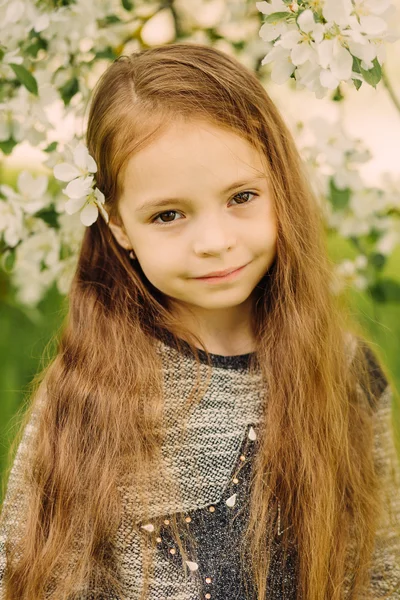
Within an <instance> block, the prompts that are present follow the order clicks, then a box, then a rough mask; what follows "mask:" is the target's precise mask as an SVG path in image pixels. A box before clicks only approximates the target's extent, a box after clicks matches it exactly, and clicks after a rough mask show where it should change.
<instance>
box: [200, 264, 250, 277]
mask: <svg viewBox="0 0 400 600" xmlns="http://www.w3.org/2000/svg"><path fill="white" fill-rule="evenodd" d="M242 268H243V267H232V268H231V269H225V271H213V272H212V273H207V275H203V276H202V277H195V279H208V278H209V277H224V275H229V274H230V273H233V272H234V271H238V270H239V269H242Z"/></svg>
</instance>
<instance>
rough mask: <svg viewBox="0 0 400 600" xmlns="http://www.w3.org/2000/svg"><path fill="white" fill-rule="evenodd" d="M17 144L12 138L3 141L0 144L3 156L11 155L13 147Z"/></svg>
mask: <svg viewBox="0 0 400 600" xmlns="http://www.w3.org/2000/svg"><path fill="white" fill-rule="evenodd" d="M17 144H18V142H16V141H15V140H14V139H13V138H10V139H9V140H5V141H4V142H0V150H2V151H3V152H4V154H6V155H8V154H11V152H12V151H13V149H14V148H15V146H16V145H17Z"/></svg>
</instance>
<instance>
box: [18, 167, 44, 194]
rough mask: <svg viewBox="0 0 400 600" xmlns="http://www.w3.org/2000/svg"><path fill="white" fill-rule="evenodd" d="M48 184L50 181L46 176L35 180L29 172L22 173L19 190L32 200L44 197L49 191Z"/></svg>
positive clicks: (19, 177)
mask: <svg viewBox="0 0 400 600" xmlns="http://www.w3.org/2000/svg"><path fill="white" fill-rule="evenodd" d="M47 184H48V179H47V177H46V175H39V177H37V178H36V179H35V178H34V177H32V174H31V173H29V171H22V172H21V173H20V174H19V176H18V183H17V185H18V189H19V190H20V192H21V193H22V194H23V195H25V196H29V197H31V198H36V197H38V196H43V194H44V193H45V191H46V190H47Z"/></svg>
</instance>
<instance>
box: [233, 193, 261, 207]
mask: <svg viewBox="0 0 400 600" xmlns="http://www.w3.org/2000/svg"><path fill="white" fill-rule="evenodd" d="M244 194H250V195H251V196H257V194H254V193H253V192H239V194H236V196H234V198H233V200H234V199H235V198H238V197H242V196H243V195H244ZM251 200H252V199H250V200H249V201H248V202H246V201H245V202H239V204H249V203H250V202H251Z"/></svg>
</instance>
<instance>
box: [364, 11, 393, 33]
mask: <svg viewBox="0 0 400 600" xmlns="http://www.w3.org/2000/svg"><path fill="white" fill-rule="evenodd" d="M360 25H361V31H363V32H364V33H367V34H368V35H379V34H380V33H384V32H385V31H386V30H387V29H388V26H387V23H386V21H384V20H383V19H381V18H380V17H376V16H375V15H367V16H365V17H360Z"/></svg>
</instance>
